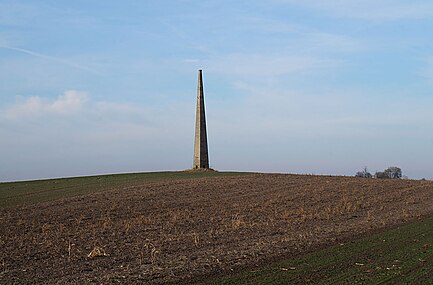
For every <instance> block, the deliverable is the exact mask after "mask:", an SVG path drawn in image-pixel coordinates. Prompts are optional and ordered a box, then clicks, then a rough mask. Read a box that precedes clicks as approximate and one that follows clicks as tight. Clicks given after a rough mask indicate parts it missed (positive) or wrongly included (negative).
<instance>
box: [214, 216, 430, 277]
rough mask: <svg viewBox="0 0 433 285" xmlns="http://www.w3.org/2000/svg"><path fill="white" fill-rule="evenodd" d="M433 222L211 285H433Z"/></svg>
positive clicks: (280, 263) (322, 251)
mask: <svg viewBox="0 0 433 285" xmlns="http://www.w3.org/2000/svg"><path fill="white" fill-rule="evenodd" d="M432 229H433V217H431V218H428V219H425V220H423V221H417V222H414V223H412V224H407V225H404V226H401V227H400V228H397V229H393V230H388V231H386V232H384V233H380V234H375V235H372V236H371V237H368V238H364V239H361V240H357V241H353V242H349V243H346V244H342V245H337V246H333V247H330V248H327V249H324V250H321V251H317V252H314V253H311V254H308V255H305V256H303V257H300V258H295V259H292V260H285V261H281V262H278V263H274V264H271V265H269V266H265V267H262V268H258V269H256V270H253V271H247V272H243V273H239V274H235V275H233V276H226V277H222V278H218V279H215V280H212V281H210V282H209V283H208V284H214V285H216V284H382V283H387V284H433V230H432Z"/></svg>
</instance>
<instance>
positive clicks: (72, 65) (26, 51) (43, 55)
mask: <svg viewBox="0 0 433 285" xmlns="http://www.w3.org/2000/svg"><path fill="white" fill-rule="evenodd" d="M0 48H3V49H8V50H13V51H16V52H20V53H24V54H28V55H30V56H34V57H37V58H42V59H46V60H49V61H52V62H56V63H60V64H63V65H67V66H70V67H73V68H78V69H81V70H85V71H89V72H92V73H95V74H101V73H100V72H99V71H97V70H95V69H92V68H90V67H87V66H84V65H81V64H77V63H75V62H71V61H68V60H65V59H62V58H58V57H54V56H49V55H45V54H41V53H38V52H35V51H32V50H28V49H23V48H18V47H11V46H1V45H0Z"/></svg>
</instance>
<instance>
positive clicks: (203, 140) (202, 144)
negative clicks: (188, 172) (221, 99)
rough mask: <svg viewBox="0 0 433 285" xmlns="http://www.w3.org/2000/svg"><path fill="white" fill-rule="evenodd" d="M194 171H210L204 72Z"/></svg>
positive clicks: (196, 132) (199, 83)
mask: <svg viewBox="0 0 433 285" xmlns="http://www.w3.org/2000/svg"><path fill="white" fill-rule="evenodd" d="M192 168H193V169H209V156H208V149H207V134H206V116H205V110H204V92H203V76H202V70H201V69H200V70H199V71H198V86H197V111H196V114H195V141H194V164H193V166H192Z"/></svg>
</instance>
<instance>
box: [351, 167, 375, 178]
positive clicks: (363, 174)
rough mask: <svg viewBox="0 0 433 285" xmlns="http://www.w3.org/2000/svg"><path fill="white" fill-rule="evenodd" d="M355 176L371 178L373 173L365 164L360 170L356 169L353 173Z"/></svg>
mask: <svg viewBox="0 0 433 285" xmlns="http://www.w3.org/2000/svg"><path fill="white" fill-rule="evenodd" d="M355 177H361V178H372V177H373V175H371V173H370V172H369V171H368V169H367V166H365V167H364V168H363V169H362V171H358V172H356V174H355Z"/></svg>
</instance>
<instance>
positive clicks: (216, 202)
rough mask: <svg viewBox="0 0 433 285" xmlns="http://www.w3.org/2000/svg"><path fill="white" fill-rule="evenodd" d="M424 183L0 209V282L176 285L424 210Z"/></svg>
mask: <svg viewBox="0 0 433 285" xmlns="http://www.w3.org/2000/svg"><path fill="white" fill-rule="evenodd" d="M432 201H433V182H430V181H413V180H375V179H358V178H352V177H328V176H309V175H278V174H254V175H246V176H237V177H210V178H199V179H189V180H173V181H161V182H148V183H143V185H140V186H134V187H128V188H121V187H120V188H119V189H115V190H110V191H106V192H100V193H94V194H89V195H86V196H80V197H73V198H67V199H63V200H57V201H53V202H45V203H40V204H36V205H31V206H23V207H17V208H10V209H0V221H1V225H0V281H1V283H11V284H13V283H17V284H18V283H19V284H26V283H28V284H30V283H31V284H35V283H41V284H42V283H45V284H48V283H49V284H56V283H57V284H83V283H94V284H101V283H103V284H111V283H117V282H122V283H128V284H131V283H146V284H166V283H177V282H180V283H185V280H200V279H201V278H205V276H209V275H212V274H215V273H218V272H230V270H232V269H234V270H236V269H237V268H239V267H242V266H253V265H254V264H258V263H260V262H263V261H264V260H269V259H274V258H275V259H278V257H281V256H285V257H287V256H291V255H298V254H302V253H304V252H307V251H311V250H313V249H315V248H318V247H322V246H326V245H330V244H335V243H336V242H337V241H339V240H343V239H348V238H355V237H356V236H358V235H361V234H365V233H368V232H372V231H375V230H378V229H381V228H385V227H390V226H394V225H398V224H401V223H404V222H405V221H409V220H412V219H415V218H417V217H420V216H424V215H428V214H431V213H433V203H432Z"/></svg>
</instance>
